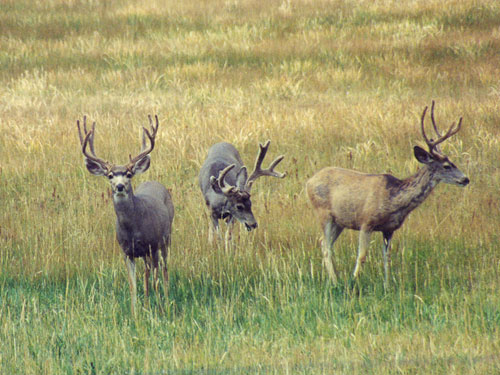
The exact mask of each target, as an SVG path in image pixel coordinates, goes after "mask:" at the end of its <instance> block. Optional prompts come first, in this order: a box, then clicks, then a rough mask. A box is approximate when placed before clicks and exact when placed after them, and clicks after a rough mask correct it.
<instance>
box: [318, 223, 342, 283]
mask: <svg viewBox="0 0 500 375" xmlns="http://www.w3.org/2000/svg"><path fill="white" fill-rule="evenodd" d="M343 229H344V228H342V227H341V226H339V225H337V224H335V223H334V222H333V220H332V219H330V220H328V221H327V222H326V223H325V224H324V228H323V231H324V238H323V244H322V252H323V265H324V266H325V268H326V271H327V272H328V276H329V277H330V280H331V281H332V282H333V284H337V276H338V273H337V268H336V266H335V261H334V259H333V255H334V253H333V244H334V243H335V241H336V240H337V238H338V237H339V236H340V233H342V230H343Z"/></svg>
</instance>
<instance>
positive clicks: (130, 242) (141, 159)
mask: <svg viewBox="0 0 500 375" xmlns="http://www.w3.org/2000/svg"><path fill="white" fill-rule="evenodd" d="M86 120H87V119H86V117H84V118H83V133H82V129H81V128H80V121H79V120H78V121H77V122H76V124H77V127H78V135H79V137H80V143H81V146H82V152H83V155H84V156H85V165H86V167H87V169H88V171H89V172H90V173H92V174H93V175H96V176H105V177H107V178H108V180H109V182H110V183H111V188H112V190H113V203H114V207H115V213H116V237H117V239H118V243H119V244H120V247H121V248H122V250H123V253H124V254H125V264H126V266H127V271H128V280H129V286H130V292H131V298H132V300H131V310H132V314H135V304H136V299H137V284H136V275H135V258H143V260H144V264H145V277H144V283H145V293H146V296H148V295H149V276H150V272H151V269H152V271H153V278H154V284H153V287H154V289H155V290H157V286H158V266H159V263H161V266H162V274H163V288H164V291H165V294H167V289H168V273H167V251H168V246H169V245H170V237H171V233H172V220H173V218H174V206H173V204H172V198H171V196H170V193H169V191H168V190H167V189H166V188H165V187H164V186H163V185H162V184H160V183H159V182H156V181H148V182H144V183H142V184H141V185H139V187H138V188H137V190H136V192H135V193H134V191H133V190H132V183H131V182H132V178H133V177H134V176H135V175H136V174H139V173H143V172H145V171H146V170H147V169H148V168H149V165H150V162H151V157H150V156H149V154H150V153H151V151H153V148H154V146H155V137H156V132H157V131H158V116H155V120H156V125H153V120H152V119H151V116H149V124H150V126H151V132H150V131H149V130H148V129H146V128H145V127H143V134H142V149H141V152H140V153H139V155H137V156H136V157H134V158H132V156H129V158H130V161H129V163H128V164H126V165H117V164H112V163H109V162H107V161H104V160H103V159H100V158H98V157H97V156H96V154H95V151H94V131H95V122H94V123H93V124H92V128H91V129H87V121H86ZM146 138H147V139H148V140H149V146H148V145H147V142H146ZM88 148H90V153H89V152H88V150H87V149H88ZM160 253H161V258H162V259H160Z"/></svg>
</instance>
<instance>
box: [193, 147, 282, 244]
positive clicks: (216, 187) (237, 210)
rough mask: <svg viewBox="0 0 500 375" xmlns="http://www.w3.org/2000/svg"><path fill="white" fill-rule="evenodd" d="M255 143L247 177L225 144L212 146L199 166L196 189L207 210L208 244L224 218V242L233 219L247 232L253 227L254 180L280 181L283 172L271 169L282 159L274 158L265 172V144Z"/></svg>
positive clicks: (236, 156) (235, 156)
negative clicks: (251, 199) (251, 168)
mask: <svg viewBox="0 0 500 375" xmlns="http://www.w3.org/2000/svg"><path fill="white" fill-rule="evenodd" d="M270 142H271V141H267V142H266V143H265V144H264V145H262V144H259V148H260V149H259V153H258V155H257V159H256V161H255V168H254V171H253V172H252V174H251V175H250V177H248V174H247V168H246V167H245V166H244V164H243V161H242V160H241V157H240V154H239V153H238V150H236V148H235V147H234V146H233V145H232V144H230V143H226V142H221V143H217V144H215V145H213V146H212V147H211V148H210V149H209V151H208V155H207V158H206V160H205V162H204V163H203V165H202V167H201V170H200V174H199V183H200V188H201V191H202V193H203V197H204V198H205V203H206V205H207V207H208V208H209V210H210V216H211V220H212V226H211V227H210V231H209V241H210V242H212V240H213V238H214V232H215V233H216V234H217V235H219V220H220V219H224V220H226V221H227V223H228V224H229V227H228V232H227V234H226V245H227V240H229V238H230V236H231V230H232V226H233V224H234V219H236V220H238V221H240V222H241V223H243V224H245V227H246V229H247V230H248V231H251V230H252V229H255V228H257V221H256V220H255V217H254V216H253V213H252V202H251V201H250V190H251V188H252V185H253V183H254V182H255V180H256V179H257V178H259V177H261V176H271V177H278V178H284V177H285V176H286V173H279V172H275V171H274V168H275V167H276V166H277V165H278V164H279V163H280V162H281V160H283V158H284V156H283V155H281V156H278V157H277V158H276V159H275V160H274V161H273V162H272V163H271V164H270V166H269V168H268V169H262V168H261V166H262V161H263V160H264V157H265V156H266V153H267V150H268V148H269V144H270Z"/></svg>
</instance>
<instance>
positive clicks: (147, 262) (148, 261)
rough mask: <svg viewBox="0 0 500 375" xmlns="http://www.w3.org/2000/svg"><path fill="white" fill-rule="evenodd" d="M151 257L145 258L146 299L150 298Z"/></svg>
mask: <svg viewBox="0 0 500 375" xmlns="http://www.w3.org/2000/svg"><path fill="white" fill-rule="evenodd" d="M151 266H152V261H151V256H150V255H146V256H145V257H144V293H145V295H146V297H148V296H149V275H150V274H151Z"/></svg>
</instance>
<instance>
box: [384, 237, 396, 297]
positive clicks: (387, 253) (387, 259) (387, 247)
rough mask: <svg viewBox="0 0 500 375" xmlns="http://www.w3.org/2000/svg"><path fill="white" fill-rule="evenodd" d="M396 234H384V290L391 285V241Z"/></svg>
mask: <svg viewBox="0 0 500 375" xmlns="http://www.w3.org/2000/svg"><path fill="white" fill-rule="evenodd" d="M393 233H394V232H390V233H389V232H384V233H383V236H384V247H383V248H382V254H383V256H384V289H387V287H388V285H389V284H388V283H389V266H390V263H391V239H392V234H393Z"/></svg>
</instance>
